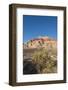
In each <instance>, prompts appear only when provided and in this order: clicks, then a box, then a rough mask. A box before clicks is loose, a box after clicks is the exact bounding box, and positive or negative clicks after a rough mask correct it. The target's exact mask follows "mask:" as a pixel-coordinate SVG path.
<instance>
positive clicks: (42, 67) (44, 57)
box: [32, 48, 57, 73]
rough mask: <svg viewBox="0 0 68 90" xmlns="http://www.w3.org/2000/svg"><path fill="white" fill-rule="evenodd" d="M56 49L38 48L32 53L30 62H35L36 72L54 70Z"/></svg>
mask: <svg viewBox="0 0 68 90" xmlns="http://www.w3.org/2000/svg"><path fill="white" fill-rule="evenodd" d="M56 59H57V51H56V49H53V48H50V49H45V48H42V49H39V50H37V51H35V52H34V53H33V55H32V62H33V63H34V64H36V68H37V70H38V73H51V72H55V71H54V69H53V68H54V67H56V66H57V60H56Z"/></svg>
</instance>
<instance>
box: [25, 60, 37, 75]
mask: <svg viewBox="0 0 68 90" xmlns="http://www.w3.org/2000/svg"><path fill="white" fill-rule="evenodd" d="M37 73H38V72H37V70H36V68H35V65H34V64H33V63H32V62H31V61H26V60H25V61H23V74H37Z"/></svg>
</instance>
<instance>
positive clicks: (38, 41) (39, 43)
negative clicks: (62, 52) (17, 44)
mask: <svg viewBox="0 0 68 90" xmlns="http://www.w3.org/2000/svg"><path fill="white" fill-rule="evenodd" d="M41 47H43V48H51V47H55V48H56V47H57V41H56V40H55V39H52V38H50V37H47V36H45V37H38V38H34V39H32V40H29V41H28V42H27V43H26V44H24V49H28V48H41Z"/></svg>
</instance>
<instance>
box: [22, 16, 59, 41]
mask: <svg viewBox="0 0 68 90" xmlns="http://www.w3.org/2000/svg"><path fill="white" fill-rule="evenodd" d="M23 23H24V24H23V25H24V27H23V31H24V34H23V37H24V42H27V41H28V40H31V39H33V38H37V37H39V36H49V37H51V38H54V39H57V17H56V16H31V15H24V16H23Z"/></svg>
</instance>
